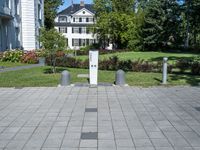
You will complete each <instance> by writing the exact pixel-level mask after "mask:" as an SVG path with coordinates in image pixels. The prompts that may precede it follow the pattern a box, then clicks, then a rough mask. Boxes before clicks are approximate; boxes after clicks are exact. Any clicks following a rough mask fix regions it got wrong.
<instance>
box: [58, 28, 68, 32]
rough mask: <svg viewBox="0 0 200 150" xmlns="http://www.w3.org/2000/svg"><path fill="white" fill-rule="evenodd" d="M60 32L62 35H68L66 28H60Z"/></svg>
mask: <svg viewBox="0 0 200 150" xmlns="http://www.w3.org/2000/svg"><path fill="white" fill-rule="evenodd" d="M59 32H60V33H67V28H66V27H59Z"/></svg>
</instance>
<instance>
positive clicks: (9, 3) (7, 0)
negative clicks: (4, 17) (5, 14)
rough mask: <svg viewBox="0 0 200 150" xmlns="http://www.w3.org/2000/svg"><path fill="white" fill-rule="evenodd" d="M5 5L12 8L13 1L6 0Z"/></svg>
mask: <svg viewBox="0 0 200 150" xmlns="http://www.w3.org/2000/svg"><path fill="white" fill-rule="evenodd" d="M5 7H8V8H11V1H10V0H6V1H5Z"/></svg>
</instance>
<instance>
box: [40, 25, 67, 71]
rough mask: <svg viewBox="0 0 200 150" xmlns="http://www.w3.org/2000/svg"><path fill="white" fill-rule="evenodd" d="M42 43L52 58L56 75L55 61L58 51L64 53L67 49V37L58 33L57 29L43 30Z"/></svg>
mask: <svg viewBox="0 0 200 150" xmlns="http://www.w3.org/2000/svg"><path fill="white" fill-rule="evenodd" d="M40 41H41V42H42V45H43V47H44V49H45V50H46V52H47V54H48V56H50V57H51V65H52V67H53V68H52V70H53V72H54V73H55V71H56V70H55V69H56V68H55V61H56V53H57V51H63V50H65V48H66V39H65V37H64V36H63V35H62V34H61V33H59V32H57V30H56V29H50V30H45V29H42V30H41V35H40Z"/></svg>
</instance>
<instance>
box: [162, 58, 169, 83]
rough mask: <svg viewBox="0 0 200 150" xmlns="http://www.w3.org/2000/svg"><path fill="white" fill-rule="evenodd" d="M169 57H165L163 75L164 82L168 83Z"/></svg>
mask: <svg viewBox="0 0 200 150" xmlns="http://www.w3.org/2000/svg"><path fill="white" fill-rule="evenodd" d="M167 60H168V58H167V57H164V58H163V77H162V84H167Z"/></svg>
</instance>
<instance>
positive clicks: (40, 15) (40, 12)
mask: <svg viewBox="0 0 200 150" xmlns="http://www.w3.org/2000/svg"><path fill="white" fill-rule="evenodd" d="M38 19H42V11H41V6H40V4H38Z"/></svg>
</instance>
